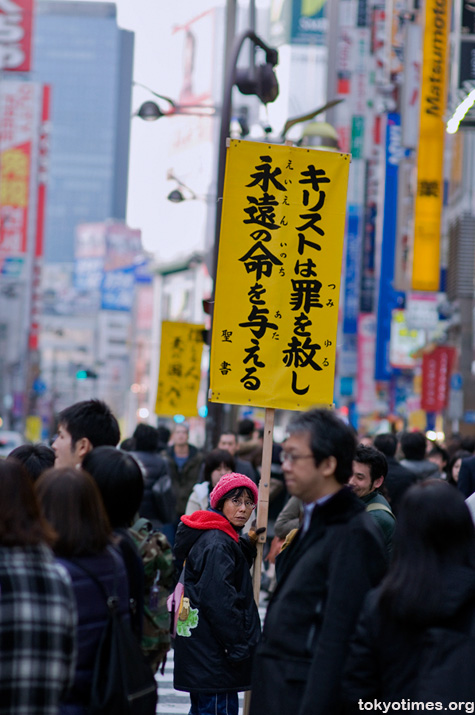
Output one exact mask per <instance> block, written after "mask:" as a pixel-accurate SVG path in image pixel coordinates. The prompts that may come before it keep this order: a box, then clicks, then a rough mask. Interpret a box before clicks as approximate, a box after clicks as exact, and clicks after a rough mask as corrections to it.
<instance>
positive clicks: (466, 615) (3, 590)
mask: <svg viewBox="0 0 475 715" xmlns="http://www.w3.org/2000/svg"><path fill="white" fill-rule="evenodd" d="M189 440H190V437H189V430H188V427H187V425H186V424H183V423H182V424H178V425H176V426H175V427H174V429H173V431H172V432H170V430H168V429H167V428H165V427H163V426H161V427H158V428H156V427H153V426H151V425H146V424H139V425H137V427H136V429H135V431H134V433H133V435H132V436H130V437H128V438H127V439H124V440H123V441H122V442H120V430H119V425H118V422H117V420H116V418H115V416H114V415H113V414H112V412H111V411H110V409H109V408H108V406H107V405H106V404H105V403H103V402H102V401H100V400H87V401H83V402H79V403H76V404H74V405H72V406H71V407H69V408H67V409H65V410H63V411H62V412H61V413H60V414H59V416H58V430H57V436H56V437H55V439H54V441H53V442H52V445H51V447H49V446H46V445H32V444H25V445H23V446H21V447H18V448H16V449H15V450H14V451H13V452H12V453H11V454H10V455H9V456H8V457H7V458H6V459H5V460H3V461H1V462H0V715H2V714H5V715H6V713H8V714H9V715H13V714H15V715H17V714H18V715H20V713H21V714H22V715H23V714H24V715H58V713H59V714H60V715H90V713H91V712H92V711H91V692H92V688H93V682H94V678H95V670H96V668H97V657H96V656H97V652H98V650H99V647H100V643H101V641H102V640H103V637H104V635H103V634H104V629H105V627H106V625H107V623H108V606H110V604H109V603H108V599H104V593H107V594H111V597H112V598H113V600H114V608H115V609H116V613H117V617H118V618H119V619H120V621H121V623H122V624H123V627H124V628H126V629H128V630H129V631H130V633H131V634H132V635H133V637H134V638H135V640H136V642H137V644H139V645H140V649H141V652H142V656H143V659H144V661H145V662H146V663H147V664H148V665H147V670H148V667H150V669H151V672H153V673H154V674H157V682H158V683H159V673H160V671H161V672H163V668H164V665H165V662H166V657H167V653H168V651H169V649H170V648H171V647H173V648H174V664H175V665H174V686H175V688H176V689H177V690H182V691H185V692H188V693H189V694H190V711H189V712H190V715H212V714H214V715H238V693H239V692H241V691H251V696H250V705H249V711H250V715H261V714H262V713H264V712H268V713H269V714H270V715H288V713H290V712H295V713H296V714H297V715H339V714H340V715H343V714H345V713H346V714H350V713H356V712H359V711H361V710H362V709H365V707H364V704H365V703H373V705H374V703H384V704H385V706H384V708H383V711H384V712H395V711H399V710H401V709H414V708H411V707H409V705H410V703H418V702H424V703H429V702H432V703H440V707H435V709H442V708H444V707H448V706H449V705H450V703H451V702H455V701H457V702H461V701H463V702H464V703H466V710H465V712H473V711H474V710H473V709H472V710H470V709H469V708H470V707H471V706H470V703H472V705H474V703H473V701H475V685H473V683H474V682H475V679H474V678H473V677H472V674H471V670H470V668H471V660H470V657H469V656H468V654H470V653H471V651H470V647H471V642H470V640H471V631H472V622H473V620H474V618H475V531H474V525H473V519H475V440H472V439H471V438H468V437H465V438H462V437H458V436H455V435H454V436H453V437H452V438H451V440H450V441H448V442H447V443H446V444H443V445H440V444H436V443H433V442H429V441H428V440H427V439H426V436H425V435H424V434H423V433H422V432H417V431H412V432H411V431H408V432H404V433H403V434H401V435H396V434H393V433H385V434H378V435H376V436H372V437H368V436H365V437H364V438H363V437H361V438H358V436H357V435H356V434H355V432H354V430H353V429H352V428H351V427H350V426H349V425H347V424H345V423H344V422H343V421H342V420H341V419H340V418H339V417H338V416H337V415H336V414H335V412H333V411H331V410H324V409H314V410H309V411H308V412H303V413H298V414H295V416H293V417H292V419H291V420H290V422H289V424H288V425H287V434H286V438H285V440H284V441H283V443H282V444H280V445H278V444H275V445H273V450H272V468H271V474H270V506H269V522H268V525H267V533H266V538H267V541H266V544H265V549H264V551H265V568H264V570H263V573H262V575H261V587H262V588H263V589H265V590H266V591H267V592H268V593H267V596H266V603H267V612H266V617H265V621H264V624H263V625H262V626H261V623H260V619H259V614H258V609H257V605H256V603H255V601H254V595H253V585H252V581H251V568H252V566H253V563H254V559H255V556H256V544H257V540H258V535H259V532H258V531H256V528H255V510H256V507H258V497H259V491H258V484H259V479H260V471H261V461H262V447H263V445H262V433H259V431H258V430H256V428H255V425H254V423H253V422H252V421H251V420H241V422H240V423H239V425H238V430H237V431H236V432H232V431H223V433H222V434H221V436H220V438H219V440H218V443H217V444H216V445H215V448H214V449H212V450H211V451H209V452H204V451H203V450H201V449H198V448H197V447H196V446H194V445H193V444H191V443H190V441H189ZM119 442H120V445H119ZM403 702H405V703H406V704H409V705H407V706H406V707H402V703H403ZM378 707H379V706H378ZM474 707H475V705H474ZM366 709H368V708H366ZM376 709H377V708H376ZM449 709H450V708H449ZM150 715H151V714H150Z"/></svg>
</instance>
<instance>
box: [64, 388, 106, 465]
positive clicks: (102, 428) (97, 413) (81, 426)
mask: <svg viewBox="0 0 475 715" xmlns="http://www.w3.org/2000/svg"><path fill="white" fill-rule="evenodd" d="M119 440H120V428H119V423H118V422H117V420H116V418H115V417H114V415H113V414H112V412H111V410H110V408H109V407H108V406H107V405H106V403H105V402H103V401H102V400H84V401H82V402H76V403H75V404H74V405H71V406H70V407H66V409H64V410H63V411H62V412H60V413H59V416H58V434H57V436H56V438H55V440H54V442H53V444H52V445H51V446H52V448H53V451H54V453H55V461H54V466H55V467H56V468H59V467H79V466H81V464H82V460H83V459H84V457H85V455H86V454H87V453H88V452H90V451H91V450H92V449H94V447H102V446H103V445H107V446H111V447H115V446H117V444H118V442H119Z"/></svg>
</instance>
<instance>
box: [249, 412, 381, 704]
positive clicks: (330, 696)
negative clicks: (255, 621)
mask: <svg viewBox="0 0 475 715" xmlns="http://www.w3.org/2000/svg"><path fill="white" fill-rule="evenodd" d="M287 429H288V432H289V436H288V437H287V439H286V440H285V442H284V447H283V451H282V457H281V458H282V465H283V471H284V477H285V481H286V485H287V489H288V490H289V492H290V493H291V494H292V495H293V496H297V497H299V498H300V499H301V500H302V502H303V509H304V515H303V523H302V525H301V527H300V528H299V530H298V532H296V534H295V536H294V538H293V540H292V541H291V543H290V545H289V546H287V548H285V549H284V550H283V551H282V552H281V553H280V554H279V555H278V556H277V558H276V571H277V585H276V588H275V590H274V592H273V595H272V597H271V600H270V603H269V607H268V611H267V616H266V620H265V624H264V630H263V635H262V640H261V643H260V644H259V646H258V649H257V651H256V656H255V660H254V669H253V679H252V696H251V708H250V712H251V715H262V713H272V715H288V714H289V713H295V715H337V713H339V709H340V706H341V703H340V685H341V677H342V673H343V666H344V661H345V658H346V655H347V649H348V641H349V638H350V636H351V635H352V632H353V629H354V627H355V624H356V620H357V617H358V615H359V610H360V608H361V605H362V603H363V599H364V597H365V595H366V593H367V592H368V591H369V589H370V588H372V587H374V586H376V585H377V584H378V583H379V581H380V580H381V578H382V576H383V575H384V573H385V569H386V555H385V548H384V543H383V538H382V535H381V532H380V530H379V528H378V526H377V525H376V524H375V522H374V520H373V519H372V518H371V516H370V515H369V514H367V513H366V511H365V508H364V505H363V504H362V502H361V501H360V500H359V499H358V497H357V496H356V495H355V494H353V492H352V491H351V489H349V488H348V486H345V485H346V482H347V481H348V479H349V477H350V475H351V471H352V463H353V457H354V454H355V447H356V443H355V437H354V434H353V432H352V430H351V429H350V427H348V425H346V424H345V423H344V422H343V421H342V420H340V419H339V418H338V417H337V415H336V414H335V413H333V412H332V411H330V410H310V411H308V412H306V413H302V414H300V415H298V416H297V417H295V418H294V419H293V420H292V421H291V422H290V424H289V425H288V427H287Z"/></svg>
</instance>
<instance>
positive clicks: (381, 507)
mask: <svg viewBox="0 0 475 715" xmlns="http://www.w3.org/2000/svg"><path fill="white" fill-rule="evenodd" d="M366 511H385V512H387V513H388V514H391V516H392V518H393V519H394V520H396V517H395V516H394V514H393V512H392V511H391V509H390V508H389V507H388V506H386V504H378V503H377V502H373V504H368V506H367V507H366Z"/></svg>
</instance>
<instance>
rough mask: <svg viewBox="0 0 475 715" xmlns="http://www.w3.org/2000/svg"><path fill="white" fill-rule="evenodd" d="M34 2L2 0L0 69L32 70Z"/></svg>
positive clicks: (27, 0) (28, 0)
mask: <svg viewBox="0 0 475 715" xmlns="http://www.w3.org/2000/svg"><path fill="white" fill-rule="evenodd" d="M32 28H33V0H0V69H1V70H10V71H14V72H29V71H30V70H31V40H32Z"/></svg>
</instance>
